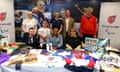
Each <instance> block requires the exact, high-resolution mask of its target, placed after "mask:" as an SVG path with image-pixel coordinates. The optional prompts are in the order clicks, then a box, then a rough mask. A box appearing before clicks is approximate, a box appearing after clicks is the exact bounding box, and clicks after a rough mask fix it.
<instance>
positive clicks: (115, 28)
mask: <svg viewBox="0 0 120 72" xmlns="http://www.w3.org/2000/svg"><path fill="white" fill-rule="evenodd" d="M98 37H99V38H109V39H110V44H111V46H112V47H114V48H119V49H120V2H114V3H111V2H104V3H101V10H100V21H99V32H98Z"/></svg>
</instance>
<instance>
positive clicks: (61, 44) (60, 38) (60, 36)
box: [57, 35, 63, 48]
mask: <svg viewBox="0 0 120 72" xmlns="http://www.w3.org/2000/svg"><path fill="white" fill-rule="evenodd" d="M59 40H60V41H59V44H58V45H57V47H58V48H60V47H62V46H63V38H62V35H59Z"/></svg>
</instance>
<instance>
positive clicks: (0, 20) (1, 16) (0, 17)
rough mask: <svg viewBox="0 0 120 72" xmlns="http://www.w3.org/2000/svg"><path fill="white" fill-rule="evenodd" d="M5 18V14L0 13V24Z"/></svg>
mask: <svg viewBox="0 0 120 72" xmlns="http://www.w3.org/2000/svg"><path fill="white" fill-rule="evenodd" d="M5 18H6V12H1V13H0V22H2V21H4V20H5Z"/></svg>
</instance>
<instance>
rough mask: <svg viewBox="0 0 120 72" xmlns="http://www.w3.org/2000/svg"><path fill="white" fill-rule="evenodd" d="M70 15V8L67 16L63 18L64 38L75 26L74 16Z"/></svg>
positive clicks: (67, 10) (66, 13)
mask: <svg viewBox="0 0 120 72" xmlns="http://www.w3.org/2000/svg"><path fill="white" fill-rule="evenodd" d="M70 15H71V12H70V10H69V9H66V11H65V17H64V18H63V38H65V37H66V35H68V33H69V32H70V29H71V28H72V27H74V18H72V17H71V16H70Z"/></svg>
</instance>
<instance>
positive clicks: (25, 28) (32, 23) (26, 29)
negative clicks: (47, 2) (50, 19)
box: [22, 11, 38, 33]
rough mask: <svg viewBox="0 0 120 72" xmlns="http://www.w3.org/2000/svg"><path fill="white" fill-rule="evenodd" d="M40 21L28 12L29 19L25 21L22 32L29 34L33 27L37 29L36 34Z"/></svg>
mask: <svg viewBox="0 0 120 72" xmlns="http://www.w3.org/2000/svg"><path fill="white" fill-rule="evenodd" d="M37 24H38V21H37V20H36V19H35V18H33V17H32V12H31V11H28V12H27V18H26V19H24V20H23V23H22V30H23V32H29V28H31V27H33V28H34V29H35V33H36V31H37Z"/></svg>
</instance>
